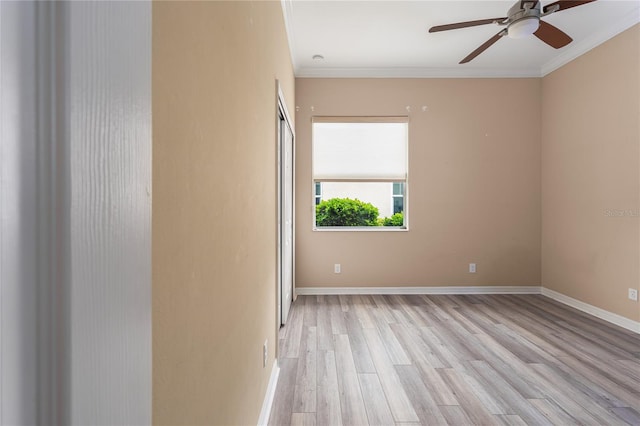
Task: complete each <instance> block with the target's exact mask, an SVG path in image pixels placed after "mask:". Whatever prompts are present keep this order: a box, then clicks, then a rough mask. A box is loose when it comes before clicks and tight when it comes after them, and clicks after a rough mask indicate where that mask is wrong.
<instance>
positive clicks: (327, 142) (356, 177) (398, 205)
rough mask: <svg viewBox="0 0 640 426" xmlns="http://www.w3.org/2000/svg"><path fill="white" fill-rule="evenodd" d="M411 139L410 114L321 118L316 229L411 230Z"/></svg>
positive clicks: (317, 121)
mask: <svg viewBox="0 0 640 426" xmlns="http://www.w3.org/2000/svg"><path fill="white" fill-rule="evenodd" d="M407 140H408V119H407V118H406V117H375V118H363V117H315V118H314V119H313V183H314V189H315V191H314V202H315V206H316V208H315V220H314V224H315V229H336V228H343V229H344V228H347V227H348V229H359V230H360V229H362V230H364V229H366V230H372V229H377V230H382V229H385V230H386V229H394V228H395V229H406V227H407V211H406V206H407V151H408V148H407V145H408V142H407ZM389 196H391V199H390V198H389Z"/></svg>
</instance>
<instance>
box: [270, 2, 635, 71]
mask: <svg viewBox="0 0 640 426" xmlns="http://www.w3.org/2000/svg"><path fill="white" fill-rule="evenodd" d="M281 1H282V6H283V10H284V15H285V23H286V26H287V33H288V37H289V45H290V47H291V56H292V59H293V63H294V69H295V74H296V76H298V77H540V76H544V75H546V74H548V73H549V72H551V71H553V70H555V69H556V68H559V67H560V66H562V65H564V64H565V63H567V62H569V61H571V60H572V59H574V58H576V57H578V56H580V55H582V54H583V53H585V52H587V51H589V50H590V49H592V48H594V47H595V46H597V45H599V44H600V43H602V42H604V41H606V40H608V39H610V38H611V37H613V36H615V35H616V34H618V33H620V32H622V31H624V30H625V29H627V28H629V27H631V26H633V25H634V24H636V23H638V22H640V0H599V1H595V2H593V3H589V4H586V5H582V6H578V7H574V8H571V9H567V10H563V11H560V12H557V13H554V14H551V15H549V16H547V17H544V18H543V20H545V21H547V22H548V23H550V24H553V25H555V26H556V27H558V28H560V29H561V30H563V31H564V32H565V33H567V34H568V35H569V36H571V37H572V38H573V42H572V43H570V44H569V45H568V46H566V47H564V48H561V49H557V50H556V49H553V48H552V47H550V46H548V45H546V44H545V43H543V42H542V41H540V40H538V38H536V37H535V36H530V37H529V38H526V39H510V38H509V37H503V38H501V39H500V40H499V41H498V42H497V43H496V44H494V45H493V46H491V47H490V48H489V49H488V50H486V51H485V52H483V53H482V54H480V56H478V57H477V58H475V59H474V60H473V61H471V62H470V63H468V64H464V65H458V62H460V60H461V59H462V58H464V57H465V56H467V55H468V54H469V53H471V52H472V51H473V50H475V49H476V48H477V47H478V46H480V45H481V44H482V43H484V42H485V41H487V40H488V39H489V38H491V37H492V36H493V35H494V34H496V33H497V32H498V31H499V30H500V28H502V27H498V26H497V25H495V24H490V25H483V26H478V27H472V28H464V29H458V30H451V31H443V32H439V33H431V34H430V33H428V29H429V28H430V27H432V26H434V25H441V24H449V23H454V22H461V21H470V20H477V19H485V18H495V17H502V16H506V15H507V10H508V9H509V8H510V7H511V6H512V5H513V4H514V3H515V0H497V1H496V0H492V1H485V0H471V1H470V0H468V1H459V0H448V1H430V0H421V1H400V0H386V1H380V0H356V1H345V0H324V1H307V0H281ZM552 2H553V0H543V1H542V6H545V5H547V4H550V3H552ZM316 54H318V55H322V56H324V60H314V59H312V57H313V55H316ZM629 54H633V55H639V54H640V52H629Z"/></svg>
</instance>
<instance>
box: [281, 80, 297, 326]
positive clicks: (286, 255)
mask: <svg viewBox="0 0 640 426" xmlns="http://www.w3.org/2000/svg"><path fill="white" fill-rule="evenodd" d="M277 92H278V113H277V119H278V153H277V157H278V248H277V252H278V256H277V258H278V268H277V270H278V279H277V282H278V286H277V287H278V291H277V293H278V296H277V298H278V325H279V326H282V325H284V324H285V323H286V322H287V317H288V316H289V310H290V309H291V303H292V302H293V297H294V269H295V267H294V231H293V230H294V154H295V152H294V148H295V146H294V132H293V126H292V125H291V119H290V116H289V113H288V111H287V107H286V105H285V102H284V96H283V94H282V90H281V89H280V84H279V83H277Z"/></svg>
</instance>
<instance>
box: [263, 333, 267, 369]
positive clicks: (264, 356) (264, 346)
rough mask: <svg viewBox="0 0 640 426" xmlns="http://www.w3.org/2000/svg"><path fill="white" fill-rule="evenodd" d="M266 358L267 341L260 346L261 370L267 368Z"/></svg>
mask: <svg viewBox="0 0 640 426" xmlns="http://www.w3.org/2000/svg"><path fill="white" fill-rule="evenodd" d="M267 358H269V339H267V340H265V341H264V345H262V368H264V367H266V366H267Z"/></svg>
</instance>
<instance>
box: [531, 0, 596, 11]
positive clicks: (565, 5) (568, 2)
mask: <svg viewBox="0 0 640 426" xmlns="http://www.w3.org/2000/svg"><path fill="white" fill-rule="evenodd" d="M594 1H596V0H582V1H574V0H560V1H557V2H555V3H551V4H548V5H546V6H545V7H543V8H542V12H543V13H547V11H549V9H551V8H552V7H554V6H555V5H559V6H560V9H558V12H560V11H561V10H565V9H571V8H572V7H576V6H582V5H583V4H587V3H591V2H594Z"/></svg>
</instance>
